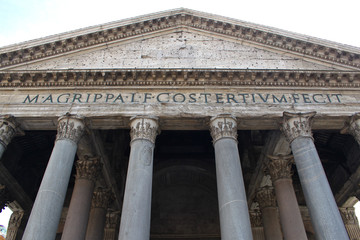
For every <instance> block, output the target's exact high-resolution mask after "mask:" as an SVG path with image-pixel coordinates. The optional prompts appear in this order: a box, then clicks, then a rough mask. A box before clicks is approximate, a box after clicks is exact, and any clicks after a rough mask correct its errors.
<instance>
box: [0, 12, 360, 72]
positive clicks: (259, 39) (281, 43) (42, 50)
mask: <svg viewBox="0 0 360 240" xmlns="http://www.w3.org/2000/svg"><path fill="white" fill-rule="evenodd" d="M196 15H198V13H196ZM196 15H194V13H192V12H191V11H188V10H185V11H184V10H178V11H171V12H170V13H167V14H166V13H165V15H164V16H160V17H154V18H153V19H146V20H142V21H137V22H132V23H128V24H121V23H119V26H116V27H114V26H112V27H109V28H107V29H104V30H100V31H94V32H92V33H87V34H83V35H77V36H76V35H74V36H72V37H69V38H64V39H59V40H53V42H48V43H45V44H38V45H34V46H30V47H21V49H18V50H11V51H9V52H2V53H1V54H0V67H7V66H11V65H15V64H19V63H26V62H29V61H33V60H38V59H42V58H46V57H50V56H56V55H60V54H64V53H69V52H71V51H77V50H79V49H86V48H89V47H95V46H102V45H105V44H110V43H113V42H117V41H121V40H123V39H126V38H133V37H135V36H142V35H145V34H150V33H152V32H157V31H164V30H169V29H176V28H179V27H187V28H192V29H195V30H200V31H204V30H205V31H208V32H212V33H214V34H220V35H224V36H228V37H231V38H237V39H239V40H246V41H250V42H252V43H254V44H257V45H262V46H268V47H271V48H276V49H282V50H285V51H290V52H293V53H295V54H299V55H302V56H303V55H306V56H309V57H311V58H317V59H321V60H324V61H328V62H334V63H338V64H342V65H348V66H351V67H357V68H359V67H360V54H358V53H352V52H350V51H347V50H339V49H338V48H336V47H333V46H331V45H330V44H329V46H327V45H325V44H322V43H320V42H319V43H314V42H309V41H305V40H302V39H297V38H295V37H293V36H285V35H286V34H281V33H274V32H273V31H271V30H266V29H260V28H259V27H257V26H249V24H246V26H243V25H242V23H241V22H239V23H236V22H234V21H230V22H228V21H226V20H224V21H223V20H220V21H219V20H214V19H210V18H207V17H205V16H200V15H201V14H200V15H199V16H196ZM142 19H144V18H142ZM19 48H20V47H19Z"/></svg>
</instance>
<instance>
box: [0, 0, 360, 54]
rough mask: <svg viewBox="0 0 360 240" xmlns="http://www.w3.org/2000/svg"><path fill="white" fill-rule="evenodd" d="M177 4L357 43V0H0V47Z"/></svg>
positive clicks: (359, 35)
mask: <svg viewBox="0 0 360 240" xmlns="http://www.w3.org/2000/svg"><path fill="white" fill-rule="evenodd" d="M179 7H185V8H189V9H193V10H198V11H202V12H208V13H214V14H218V15H222V16H226V17H231V18H235V19H239V20H243V21H248V22H252V23H257V24H262V25H266V26H270V27H276V28H280V29H284V30H289V31H293V32H297V33H301V34H306V35H310V36H313V37H318V38H323V39H327V40H331V41H335V42H338V43H343V44H349V45H352V46H358V47H360V30H359V26H358V25H359V23H360V19H359V9H360V0H342V1H336V0H327V1H325V0H301V1H291V0H247V1H243V0H233V1H230V0H220V1H211V0H207V1H203V0H181V1H178V0H152V1H151V0H147V1H141V0H122V1H121V0H117V1H115V0H101V1H91V0H90V1H89V0H86V1H85V0H0V12H1V24H0V46H5V45H10V44H13V43H18V42H23V41H27V40H31V39H35V38H40V37H44V36H48V35H52V34H58V33H62V32H66V31H70V30H75V29H78V28H82V27H88V26H92V25H97V24H103V23H106V22H110V21H116V20H121V19H124V18H129V17H135V16H139V15H143V14H148V13H153V12H159V11H164V10H169V9H174V8H179Z"/></svg>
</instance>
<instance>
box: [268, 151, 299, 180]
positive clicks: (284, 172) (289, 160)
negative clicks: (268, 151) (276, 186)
mask: <svg viewBox="0 0 360 240" xmlns="http://www.w3.org/2000/svg"><path fill="white" fill-rule="evenodd" d="M268 158H269V161H268V162H267V163H266V169H267V170H268V172H269V174H270V176H271V180H272V181H273V182H275V181H276V180H278V179H283V178H286V179H291V176H292V174H293V172H292V170H291V167H292V165H293V163H294V157H293V156H292V155H287V156H283V155H278V156H270V155H269V156H268Z"/></svg>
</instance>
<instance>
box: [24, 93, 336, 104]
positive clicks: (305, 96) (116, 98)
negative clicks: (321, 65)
mask: <svg viewBox="0 0 360 240" xmlns="http://www.w3.org/2000/svg"><path fill="white" fill-rule="evenodd" d="M342 97H343V95H342V94H339V93H331V94H323V93H286V94H272V93H221V92H219V93H206V92H204V93H199V92H198V93H180V92H159V93H150V92H145V93H136V92H133V93H69V92H68V93H61V94H45V95H44V94H28V95H27V96H26V97H25V98H24V100H23V101H22V103H24V104H69V103H76V104H94V103H106V104H127V103H142V104H150V103H161V104H166V103H188V104H196V103H197V104H199V103H201V104H211V103H216V104H328V103H341V102H342Z"/></svg>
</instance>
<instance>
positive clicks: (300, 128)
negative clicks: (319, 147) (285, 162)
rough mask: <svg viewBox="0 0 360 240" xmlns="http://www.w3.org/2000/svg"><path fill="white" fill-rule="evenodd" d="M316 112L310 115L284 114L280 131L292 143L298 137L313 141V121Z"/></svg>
mask: <svg viewBox="0 0 360 240" xmlns="http://www.w3.org/2000/svg"><path fill="white" fill-rule="evenodd" d="M315 114H316V112H309V113H289V112H284V114H283V121H282V122H281V125H280V129H281V131H282V132H283V133H284V135H285V137H286V139H287V140H288V141H289V143H291V142H292V141H293V140H294V139H296V138H298V137H308V138H311V139H313V137H312V132H311V123H312V122H311V121H312V118H313V117H314V116H315Z"/></svg>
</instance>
